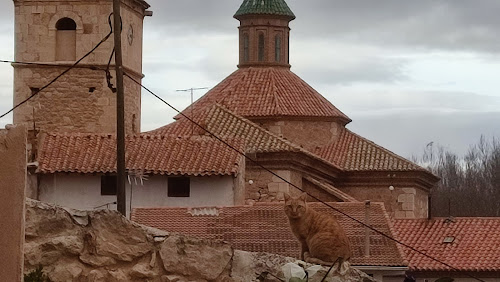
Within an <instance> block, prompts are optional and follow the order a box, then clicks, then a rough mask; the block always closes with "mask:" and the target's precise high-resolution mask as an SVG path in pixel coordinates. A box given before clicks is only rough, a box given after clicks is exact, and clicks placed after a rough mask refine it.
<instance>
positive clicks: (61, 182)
mask: <svg viewBox="0 0 500 282" xmlns="http://www.w3.org/2000/svg"><path fill="white" fill-rule="evenodd" d="M167 179H168V178H167V177H166V176H159V175H154V176H151V177H149V179H148V180H147V181H144V185H141V184H140V182H139V181H137V184H136V181H134V180H133V178H132V185H130V183H128V182H127V184H126V189H127V203H126V205H127V214H128V213H129V211H130V203H131V202H130V201H131V200H132V203H131V204H132V207H133V208H135V207H164V206H169V207H204V206H233V205H234V190H233V185H234V181H233V177H232V176H212V177H191V184H190V187H191V192H190V197H186V198H174V197H168V195H167V192H168V180H167ZM131 188H132V189H131ZM131 190H132V194H131ZM131 196H132V197H131ZM38 199H39V200H40V201H43V202H49V203H54V204H57V205H60V206H64V207H70V208H74V209H81V210H92V209H95V208H96V207H99V206H102V205H106V204H107V203H112V202H114V201H116V196H102V195H101V177H100V176H99V175H83V174H48V175H42V176H41V180H40V186H39V196H38ZM108 207H109V208H110V209H116V205H109V206H108ZM101 208H107V207H106V206H104V207H101Z"/></svg>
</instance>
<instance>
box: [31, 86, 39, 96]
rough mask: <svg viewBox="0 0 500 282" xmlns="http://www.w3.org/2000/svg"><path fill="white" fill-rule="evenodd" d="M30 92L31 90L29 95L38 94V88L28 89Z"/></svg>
mask: <svg viewBox="0 0 500 282" xmlns="http://www.w3.org/2000/svg"><path fill="white" fill-rule="evenodd" d="M30 90H31V95H35V94H37V93H38V92H40V88H38V87H30Z"/></svg>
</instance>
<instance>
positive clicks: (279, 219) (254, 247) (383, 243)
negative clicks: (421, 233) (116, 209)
mask: <svg viewBox="0 0 500 282" xmlns="http://www.w3.org/2000/svg"><path fill="white" fill-rule="evenodd" d="M331 205H333V206H334V207H336V208H338V209H340V210H341V211H343V212H346V213H348V214H349V215H351V216H353V217H355V218H357V219H360V220H364V214H365V210H364V209H365V207H364V203H331ZM310 206H311V207H312V208H314V209H315V210H317V211H319V212H322V213H329V214H332V215H334V216H335V217H336V218H337V220H339V223H340V224H341V225H342V226H343V227H344V230H345V231H346V234H347V236H348V237H349V241H350V243H351V247H352V250H353V258H352V263H353V264H354V265H371V266H405V265H406V263H405V261H404V259H403V253H402V252H401V251H400V249H399V247H397V246H396V244H395V243H394V242H393V241H391V240H388V239H387V238H385V237H383V236H381V235H379V234H374V233H372V234H371V235H370V236H371V237H370V242H371V250H370V253H371V255H370V256H369V257H365V256H364V254H363V251H364V234H365V233H364V232H365V231H364V228H363V227H362V226H361V225H360V224H358V223H356V222H354V221H352V220H350V219H348V218H346V217H345V216H341V215H340V214H339V213H336V212H335V211H333V210H332V209H330V208H329V207H327V206H325V205H323V204H319V203H310ZM371 207H372V211H371V215H372V216H371V222H372V224H373V226H376V227H377V228H378V229H379V230H381V231H382V232H385V233H386V234H392V233H393V231H392V227H391V223H390V220H389V217H388V215H387V213H386V212H385V209H384V206H383V204H382V203H373V204H372V205H371ZM132 220H134V221H136V222H138V223H140V224H144V225H149V226H152V227H155V228H159V229H162V230H165V231H169V232H176V233H184V234H187V235H192V236H196V237H199V238H206V239H223V240H225V241H228V242H230V243H231V244H232V245H233V246H234V247H235V248H237V249H241V250H245V251H250V252H268V253H275V254H280V255H284V256H290V257H298V255H299V252H300V245H299V243H298V241H297V240H296V239H295V237H294V235H293V234H292V232H291V230H290V226H289V223H288V219H287V217H286V215H285V213H284V211H283V204H282V203H257V204H255V205H254V206H236V207H218V208H214V207H212V208H136V209H134V210H133V213H132Z"/></svg>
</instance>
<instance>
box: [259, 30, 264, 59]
mask: <svg viewBox="0 0 500 282" xmlns="http://www.w3.org/2000/svg"><path fill="white" fill-rule="evenodd" d="M264 50H265V45H264V34H262V33H261V34H259V62H262V61H264Z"/></svg>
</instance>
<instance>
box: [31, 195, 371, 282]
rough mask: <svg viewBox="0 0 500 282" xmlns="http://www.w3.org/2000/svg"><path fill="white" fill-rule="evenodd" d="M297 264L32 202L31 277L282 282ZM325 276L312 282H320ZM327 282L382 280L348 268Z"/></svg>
mask: <svg viewBox="0 0 500 282" xmlns="http://www.w3.org/2000/svg"><path fill="white" fill-rule="evenodd" d="M294 261H295V259H294V258H287V257H281V256H278V255H273V254H266V253H248V252H244V251H239V250H234V249H233V248H232V246H231V245H229V244H228V243H225V242H222V241H209V240H202V239H196V238H190V237H185V236H182V235H178V234H169V233H166V232H163V231H159V230H156V229H152V228H148V227H146V226H141V225H138V224H135V223H133V222H130V221H128V220H127V219H125V218H124V217H122V216H121V215H120V214H118V213H117V212H113V211H106V210H101V211H94V212H81V211H75V210H67V209H62V208H59V207H56V206H53V205H49V204H43V203H40V202H37V201H32V200H28V201H27V210H26V247H25V260H24V263H25V273H28V272H30V271H32V270H34V269H36V268H37V267H38V266H39V265H41V266H42V267H43V271H44V273H46V274H47V275H48V277H49V278H50V279H51V281H53V282H58V281H94V282H101V281H102V282H104V281H106V282H114V281H152V282H187V281H196V282H207V281H216V282H250V281H279V280H277V279H276V278H274V277H273V276H272V275H275V276H277V277H283V272H282V271H281V266H283V265H284V264H285V263H289V262H294ZM307 266H310V265H306V267H307ZM326 270H327V269H326V268H322V269H321V270H320V272H319V273H318V274H317V275H315V276H313V277H311V278H310V279H309V281H311V282H318V281H320V280H321V278H323V276H324V275H325V273H326ZM268 273H271V274H272V275H270V274H268ZM259 277H261V278H262V279H258V278H259ZM325 281H330V282H332V281H340V282H342V281H353V282H354V281H356V282H359V281H375V280H373V279H372V278H370V277H369V276H368V275H366V274H364V273H362V272H360V271H358V270H356V269H354V268H349V269H347V273H346V274H345V275H343V276H340V275H339V274H338V273H331V274H330V275H329V277H328V278H327V279H326V280H325Z"/></svg>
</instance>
